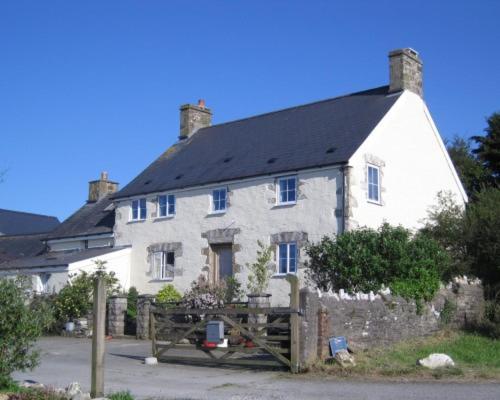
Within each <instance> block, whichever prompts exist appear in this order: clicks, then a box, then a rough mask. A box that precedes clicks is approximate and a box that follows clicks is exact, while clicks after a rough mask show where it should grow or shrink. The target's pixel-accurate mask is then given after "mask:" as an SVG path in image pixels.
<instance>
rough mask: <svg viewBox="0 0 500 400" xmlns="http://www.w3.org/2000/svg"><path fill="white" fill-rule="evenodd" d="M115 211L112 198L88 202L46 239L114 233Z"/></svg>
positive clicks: (107, 197)
mask: <svg viewBox="0 0 500 400" xmlns="http://www.w3.org/2000/svg"><path fill="white" fill-rule="evenodd" d="M114 223H115V210H114V207H113V203H112V202H111V200H110V196H109V195H108V196H106V197H103V198H102V199H100V200H99V201H97V202H88V203H85V204H84V205H83V206H82V207H80V208H79V209H78V210H77V211H76V212H75V213H73V214H72V215H71V216H69V217H68V218H67V219H65V220H64V221H63V222H62V223H61V225H59V226H58V227H57V228H56V229H54V230H53V231H52V232H50V234H49V235H47V236H46V239H49V240H50V239H63V238H71V237H80V236H90V235H100V234H105V233H112V232H113V226H114Z"/></svg>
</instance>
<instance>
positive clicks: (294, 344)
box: [286, 274, 300, 374]
mask: <svg viewBox="0 0 500 400" xmlns="http://www.w3.org/2000/svg"><path fill="white" fill-rule="evenodd" d="M286 279H287V281H288V282H289V283H290V308H291V309H293V310H294V311H295V312H294V313H292V314H291V315H290V365H291V366H290V369H291V372H292V374H296V373H298V372H299V350H300V343H299V314H298V310H299V306H300V303H299V301H300V298H299V278H297V275H295V274H288V275H287V277H286Z"/></svg>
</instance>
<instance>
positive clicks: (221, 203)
mask: <svg viewBox="0 0 500 400" xmlns="http://www.w3.org/2000/svg"><path fill="white" fill-rule="evenodd" d="M226 207H227V189H226V188H223V189H215V190H214V191H213V192H212V211H213V212H223V211H226Z"/></svg>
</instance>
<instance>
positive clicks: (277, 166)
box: [113, 86, 402, 199]
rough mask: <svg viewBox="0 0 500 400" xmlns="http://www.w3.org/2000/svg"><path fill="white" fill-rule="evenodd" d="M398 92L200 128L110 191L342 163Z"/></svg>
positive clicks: (142, 190) (382, 90)
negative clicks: (122, 185)
mask: <svg viewBox="0 0 500 400" xmlns="http://www.w3.org/2000/svg"><path fill="white" fill-rule="evenodd" d="M401 93H402V92H396V93H389V87H388V86H383V87H379V88H375V89H371V90H367V91H363V92H358V93H353V94H349V95H345V96H341V97H336V98H333V99H328V100H323V101H319V102H315V103H310V104H306V105H301V106H297V107H292V108H287V109H285V110H280V111H275V112H270V113H267V114H262V115H258V116H254V117H250V118H245V119H241V120H237V121H233V122H227V123H223V124H219V125H213V126H210V127H207V128H202V129H200V130H199V131H197V132H196V133H195V134H194V135H193V136H191V137H190V138H189V139H184V140H182V141H180V142H178V143H177V144H175V145H174V146H172V147H171V148H170V149H168V150H167V151H166V152H165V153H163V154H162V155H161V156H160V157H158V159H157V160H156V161H154V162H153V163H152V164H151V165H150V166H148V167H147V168H146V169H145V170H144V171H143V172H141V173H140V174H139V175H138V176H137V177H136V178H135V179H134V180H132V181H131V182H130V183H129V184H128V185H126V186H125V187H124V188H123V189H122V190H120V191H119V192H118V193H116V194H115V195H114V196H113V198H115V199H119V198H126V197H130V196H136V195H142V194H147V193H154V192H161V191H167V190H175V189H181V188H186V187H192V186H199V185H205V184H213V183H219V182H224V181H231V180H236V179H243V178H249V177H254V176H260V175H268V174H275V173H287V172H292V171H297V170H302V169H308V168H316V167H323V166H329V165H336V164H342V163H346V162H347V161H348V160H349V159H350V157H351V156H352V155H353V154H354V152H355V151H356V149H357V148H358V147H359V146H360V145H361V144H362V143H363V141H364V140H365V139H366V138H367V137H368V135H369V134H370V132H371V131H372V130H373V129H374V128H375V126H376V125H377V124H378V123H379V121H380V120H381V119H382V118H383V117H384V115H385V114H386V113H387V112H388V111H389V109H390V108H391V107H392V106H393V104H394V103H395V102H396V100H397V99H398V98H399V96H400V95H401Z"/></svg>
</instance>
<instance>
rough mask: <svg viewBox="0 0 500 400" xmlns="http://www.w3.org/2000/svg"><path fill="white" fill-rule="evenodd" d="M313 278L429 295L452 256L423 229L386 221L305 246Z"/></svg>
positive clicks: (326, 284)
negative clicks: (413, 230) (420, 231)
mask: <svg viewBox="0 0 500 400" xmlns="http://www.w3.org/2000/svg"><path fill="white" fill-rule="evenodd" d="M306 253H307V255H308V256H309V261H308V262H307V266H308V267H309V268H308V274H309V278H310V279H311V280H312V281H313V282H314V283H315V284H316V285H317V286H318V287H319V288H320V289H323V290H329V289H332V290H340V289H345V290H347V291H349V292H351V293H354V292H366V293H367V292H370V291H374V292H376V291H378V290H379V289H380V288H381V287H382V286H389V287H390V288H391V290H392V292H393V293H394V294H399V295H401V296H403V297H405V298H408V299H410V298H411V299H415V300H416V301H417V305H418V304H419V302H420V301H422V300H430V299H432V297H433V296H434V294H435V293H436V291H437V290H438V289H439V282H440V276H441V271H444V270H447V268H448V265H449V257H448V255H447V253H446V252H445V251H444V250H442V248H441V247H440V246H439V244H438V243H437V242H436V241H434V240H433V239H431V238H429V237H428V236H426V235H423V234H417V235H412V233H411V232H410V231H409V230H407V229H405V228H403V227H401V226H398V227H392V226H390V225H388V224H383V225H382V226H381V227H380V228H379V229H378V230H373V229H369V228H361V229H358V230H355V231H349V232H346V233H344V234H342V235H338V236H336V237H332V238H330V237H326V236H325V237H324V238H323V239H322V240H321V242H320V243H318V244H310V245H308V247H307V249H306Z"/></svg>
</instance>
